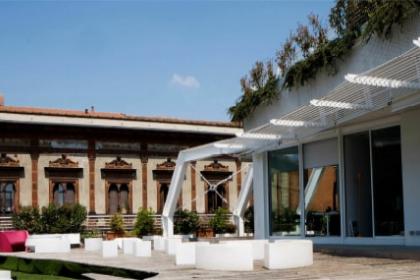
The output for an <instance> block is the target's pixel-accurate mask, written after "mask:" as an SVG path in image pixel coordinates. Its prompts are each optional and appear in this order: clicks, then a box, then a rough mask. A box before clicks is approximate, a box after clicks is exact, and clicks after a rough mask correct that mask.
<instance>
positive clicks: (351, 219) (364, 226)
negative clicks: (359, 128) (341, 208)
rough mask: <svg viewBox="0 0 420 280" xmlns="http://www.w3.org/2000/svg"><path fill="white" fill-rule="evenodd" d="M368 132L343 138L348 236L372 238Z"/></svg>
mask: <svg viewBox="0 0 420 280" xmlns="http://www.w3.org/2000/svg"><path fill="white" fill-rule="evenodd" d="M369 142H370V139H369V132H362V133H356V134H351V135H346V136H344V166H345V189H346V191H345V192H346V223H347V236H351V237H372V236H373V230H372V192H371V173H370V143H369Z"/></svg>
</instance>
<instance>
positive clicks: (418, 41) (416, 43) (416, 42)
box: [413, 37, 420, 48]
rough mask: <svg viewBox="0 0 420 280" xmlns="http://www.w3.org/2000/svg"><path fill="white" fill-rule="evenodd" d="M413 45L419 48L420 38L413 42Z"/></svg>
mask: <svg viewBox="0 0 420 280" xmlns="http://www.w3.org/2000/svg"><path fill="white" fill-rule="evenodd" d="M413 44H414V45H416V46H417V47H419V48H420V37H419V38H417V40H413Z"/></svg>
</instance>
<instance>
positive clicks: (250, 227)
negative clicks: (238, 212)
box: [244, 206, 254, 233]
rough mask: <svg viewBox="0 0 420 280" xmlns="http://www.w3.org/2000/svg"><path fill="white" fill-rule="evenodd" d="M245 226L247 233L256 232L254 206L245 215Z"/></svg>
mask: <svg viewBox="0 0 420 280" xmlns="http://www.w3.org/2000/svg"><path fill="white" fill-rule="evenodd" d="M244 226H245V232H246V233H253V232H254V206H250V207H248V208H247V209H246V211H245V213H244Z"/></svg>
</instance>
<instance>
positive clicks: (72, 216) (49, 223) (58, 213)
mask: <svg viewBox="0 0 420 280" xmlns="http://www.w3.org/2000/svg"><path fill="white" fill-rule="evenodd" d="M86 216H87V213H86V208H85V207H84V206H81V205H80V204H74V205H64V206H61V207H59V206H55V205H54V204H50V205H49V206H48V207H43V208H42V211H41V213H40V212H39V209H38V208H34V207H23V208H22V209H21V210H20V211H19V213H16V214H14V215H13V217H12V222H13V226H14V227H15V228H16V229H26V230H28V231H29V232H30V233H76V232H82V231H83V222H84V221H85V220H86Z"/></svg>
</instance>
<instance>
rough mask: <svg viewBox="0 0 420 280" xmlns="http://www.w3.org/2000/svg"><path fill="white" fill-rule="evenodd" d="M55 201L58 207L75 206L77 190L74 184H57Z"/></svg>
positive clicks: (55, 185)
mask: <svg viewBox="0 0 420 280" xmlns="http://www.w3.org/2000/svg"><path fill="white" fill-rule="evenodd" d="M53 201H54V204H55V205H56V206H63V205H64V204H74V203H75V202H76V188H75V186H74V183H63V182H61V183H60V182H58V183H55V184H54V188H53Z"/></svg>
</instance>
